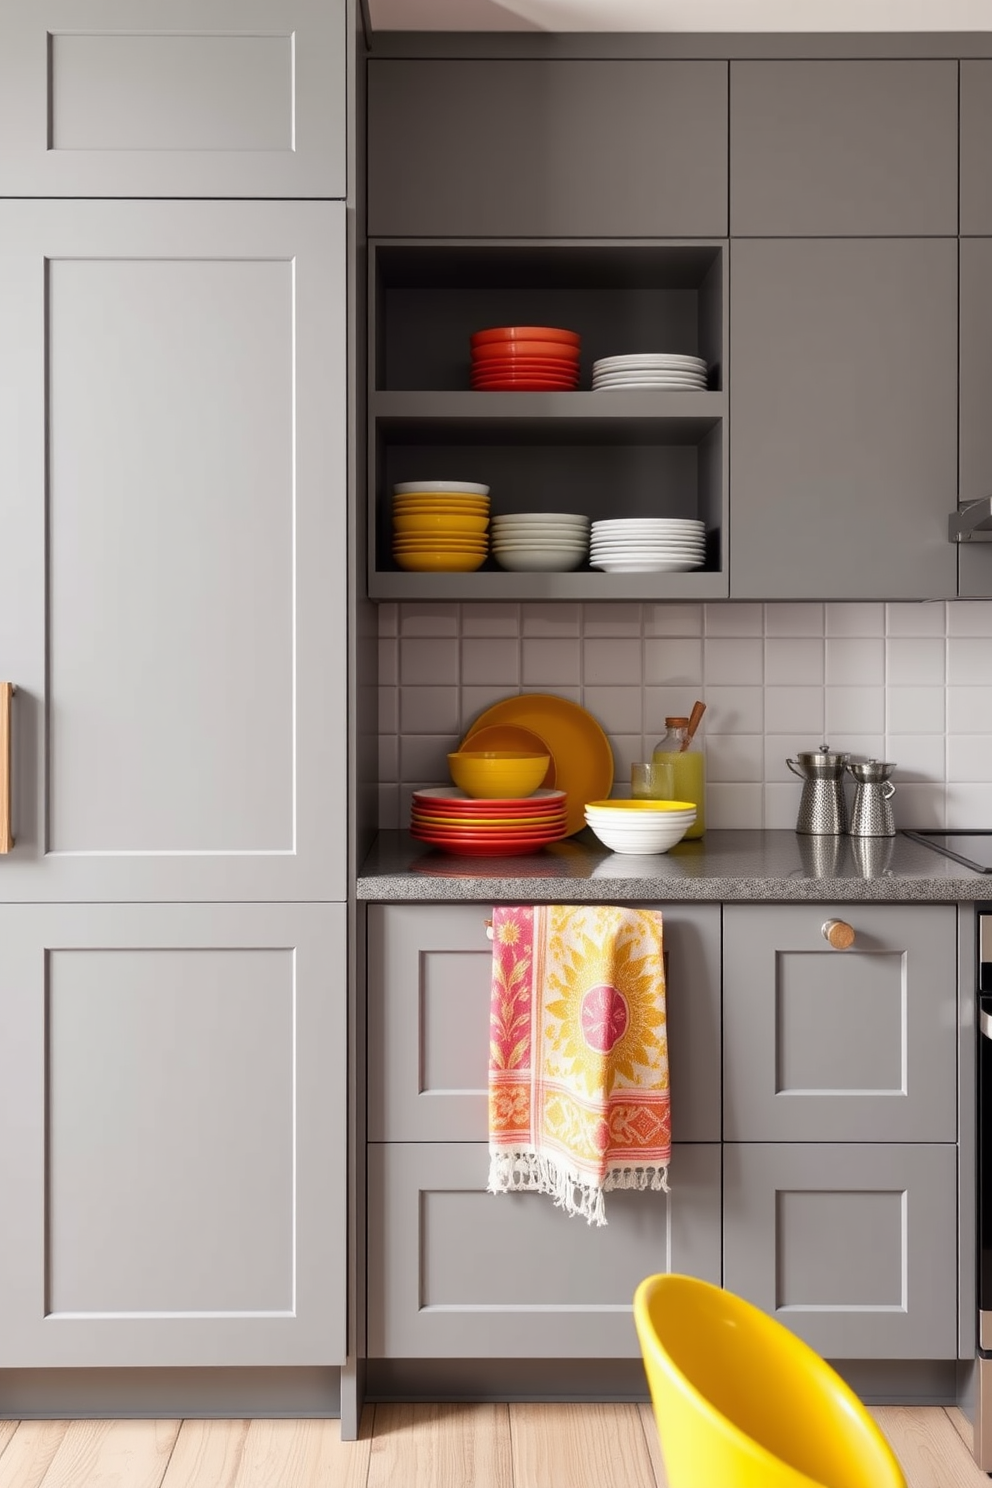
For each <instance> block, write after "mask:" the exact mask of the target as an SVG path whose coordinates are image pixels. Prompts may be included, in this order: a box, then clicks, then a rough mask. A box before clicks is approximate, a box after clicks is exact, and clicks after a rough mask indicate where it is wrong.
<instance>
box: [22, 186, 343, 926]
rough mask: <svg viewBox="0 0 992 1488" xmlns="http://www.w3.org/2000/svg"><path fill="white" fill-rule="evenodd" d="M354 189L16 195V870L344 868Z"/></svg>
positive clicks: (242, 874)
mask: <svg viewBox="0 0 992 1488" xmlns="http://www.w3.org/2000/svg"><path fill="white" fill-rule="evenodd" d="M344 215H345V209H344V206H343V204H333V205H332V204H329V203H280V204H279V205H278V206H274V205H271V204H265V203H261V204H259V203H216V202H211V203H200V204H196V203H188V202H186V203H171V204H168V205H167V204H164V203H143V204H142V205H140V206H139V205H137V204H132V203H107V202H101V203H79V202H76V203H72V204H63V203H60V202H17V203H7V204H6V205H2V204H0V308H2V314H3V323H4V325H5V327H6V328H7V330H6V334H5V335H4V336H3V337H2V338H0V363H2V372H3V381H4V385H5V386H6V387H7V388H8V389H10V391H11V396H10V397H9V398H7V399H5V400H4V401H3V407H2V409H0V433H2V438H0V486H2V489H3V491H4V517H5V543H6V551H7V553H8V559H9V567H10V571H11V574H12V576H13V577H12V579H11V582H10V583H7V584H5V585H4V586H3V590H2V593H0V635H3V636H4V637H5V641H4V652H3V667H4V672H5V675H6V676H7V677H8V678H9V680H11V681H13V682H14V683H15V684H16V685H17V688H18V692H17V694H16V697H15V703H14V707H15V712H14V720H15V722H14V727H15V740H14V767H13V776H14V836H15V839H16V844H15V847H14V851H13V853H12V854H11V856H10V858H9V859H8V860H7V861H6V862H5V864H4V868H5V870H6V871H5V874H4V892H5V895H7V896H8V897H10V898H36V899H42V898H44V899H59V898H63V899H66V898H89V899H100V898H106V899H113V900H129V899H184V900H194V899H199V898H211V897H213V898H217V899H236V898H249V899H250V898H258V899H270V900H272V899H282V898H287V899H288V898H299V899H333V898H338V899H343V898H344V897H345V890H346V876H345V868H346V862H345V857H346V852H345V844H344V839H343V837H340V838H338V839H334V840H331V841H328V838H327V824H328V823H329V822H330V821H331V820H332V819H334V818H335V817H340V818H341V819H343V817H344V811H345V796H346V770H345V727H346V724H345V718H344V714H343V711H342V710H341V709H340V708H339V707H338V705H337V700H338V698H339V696H340V694H341V689H342V688H343V685H344V676H345V651H346V646H345V634H346V626H345V621H346V600H345V594H344V590H343V586H340V585H339V586H335V585H333V584H328V583H327V564H328V562H329V561H332V562H333V560H334V558H335V555H336V554H340V555H343V553H344V549H345V542H346V534H345V506H346V503H345V487H346V478H347V470H346V458H345V405H346V398H345V342H346V338H345V309H346V296H345V231H344V229H345V223H344ZM342 561H343V558H342Z"/></svg>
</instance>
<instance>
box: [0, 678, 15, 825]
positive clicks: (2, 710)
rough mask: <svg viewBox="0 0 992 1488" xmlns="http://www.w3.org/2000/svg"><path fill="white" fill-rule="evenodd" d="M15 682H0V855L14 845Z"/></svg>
mask: <svg viewBox="0 0 992 1488" xmlns="http://www.w3.org/2000/svg"><path fill="white" fill-rule="evenodd" d="M15 691H16V689H15V687H14V684H13V682H0V853H9V852H10V849H11V848H12V847H13V845H14V839H13V837H12V835H11V831H10V700H11V698H12V697H13V696H14V692H15Z"/></svg>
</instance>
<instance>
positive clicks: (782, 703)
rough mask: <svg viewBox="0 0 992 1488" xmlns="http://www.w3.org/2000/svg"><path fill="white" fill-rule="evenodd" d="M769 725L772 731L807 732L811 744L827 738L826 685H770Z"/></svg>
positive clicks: (767, 694)
mask: <svg viewBox="0 0 992 1488" xmlns="http://www.w3.org/2000/svg"><path fill="white" fill-rule="evenodd" d="M765 728H766V729H767V731H768V732H769V733H770V734H794V733H805V734H807V735H808V736H809V744H808V745H807V748H809V749H816V748H817V746H818V745H819V744H820V743H822V741H823V688H822V687H766V688H765Z"/></svg>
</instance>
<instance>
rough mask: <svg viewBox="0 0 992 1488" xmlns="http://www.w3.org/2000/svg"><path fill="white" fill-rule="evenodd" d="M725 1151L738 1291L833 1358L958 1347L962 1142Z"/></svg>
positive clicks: (728, 1262)
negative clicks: (958, 1145) (957, 1170)
mask: <svg viewBox="0 0 992 1488" xmlns="http://www.w3.org/2000/svg"><path fill="white" fill-rule="evenodd" d="M723 1151H724V1285H725V1286H726V1287H727V1288H728V1290H729V1291H733V1292H737V1293H739V1294H740V1295H741V1296H742V1297H746V1298H747V1299H748V1301H750V1302H754V1303H755V1304H756V1305H757V1306H758V1307H761V1308H763V1309H764V1310H765V1311H766V1312H768V1313H770V1314H771V1315H772V1316H773V1317H776V1318H778V1320H779V1322H781V1323H784V1324H785V1326H786V1327H787V1328H791V1329H792V1331H793V1332H794V1333H798V1334H799V1336H800V1338H804V1339H805V1340H806V1342H807V1343H809V1344H810V1345H811V1346H812V1347H813V1348H815V1349H816V1350H817V1351H818V1352H819V1353H820V1354H822V1355H824V1356H825V1357H826V1358H829V1359H953V1358H955V1357H956V1355H957V1330H956V1323H955V1319H956V1307H957V1300H956V1290H957V1221H956V1201H957V1178H956V1173H955V1158H956V1149H955V1148H954V1146H953V1145H952V1144H948V1145H946V1146H940V1145H933V1146H929V1145H923V1146H917V1145H912V1144H905V1145H902V1146H900V1145H884V1146H874V1145H871V1144H866V1145H863V1146H855V1145H849V1146H845V1145H830V1144H828V1143H823V1144H819V1143H817V1144H812V1145H804V1144H803V1143H793V1144H788V1145H786V1144H781V1145H780V1144H775V1143H768V1144H761V1145H757V1144H755V1145H750V1144H745V1145H740V1146H738V1145H735V1144H729V1145H727V1146H725V1147H724V1149H723Z"/></svg>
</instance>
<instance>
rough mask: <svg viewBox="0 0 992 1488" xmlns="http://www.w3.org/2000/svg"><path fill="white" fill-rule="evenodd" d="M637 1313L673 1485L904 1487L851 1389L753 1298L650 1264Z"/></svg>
mask: <svg viewBox="0 0 992 1488" xmlns="http://www.w3.org/2000/svg"><path fill="white" fill-rule="evenodd" d="M634 1321H635V1323H636V1325H637V1335H638V1338H639V1339H640V1344H641V1353H642V1355H643V1358H644V1367H645V1370H646V1372H647V1377H648V1386H649V1388H650V1390H651V1400H652V1404H653V1406H654V1416H655V1421H656V1423H657V1426H658V1436H659V1439H660V1441H661V1452H662V1456H663V1458H664V1461H665V1470H666V1472H667V1474H668V1482H669V1488H906V1480H905V1478H904V1477H903V1475H902V1472H901V1470H900V1467H899V1464H898V1462H897V1461H896V1459H895V1456H894V1455H893V1453H892V1449H891V1448H890V1446H889V1444H888V1442H887V1441H886V1440H885V1437H884V1436H883V1435H882V1433H881V1431H879V1429H878V1427H877V1426H876V1425H875V1422H874V1421H873V1420H872V1418H871V1416H870V1415H869V1414H868V1412H867V1411H866V1410H865V1408H864V1406H863V1405H862V1404H861V1401H860V1400H859V1399H858V1397H857V1396H856V1395H855V1394H854V1392H853V1390H851V1389H849V1387H848V1386H847V1385H846V1384H845V1383H844V1381H843V1380H842V1379H841V1377H840V1375H838V1374H837V1373H836V1372H835V1371H834V1370H833V1369H831V1367H830V1365H829V1364H827V1363H826V1362H825V1360H823V1359H821V1358H820V1356H819V1354H817V1353H816V1352H815V1351H814V1350H813V1349H811V1348H810V1347H809V1346H808V1344H805V1343H803V1341H802V1339H800V1338H797V1337H796V1335H795V1334H794V1333H791V1332H790V1331H789V1329H788V1328H785V1327H783V1325H782V1324H781V1323H780V1322H778V1321H777V1320H776V1319H775V1318H772V1317H769V1316H768V1314H767V1313H764V1312H762V1311H761V1310H760V1309H759V1308H757V1307H753V1306H752V1305H751V1303H750V1302H745V1301H744V1300H743V1299H742V1298H741V1297H737V1296H735V1295H734V1294H733V1293H732V1292H727V1291H724V1290H723V1289H722V1288H720V1287H716V1286H711V1285H710V1283H709V1282H706V1281H699V1280H697V1279H696V1278H695V1277H692V1276H649V1277H648V1278H647V1279H646V1280H645V1281H642V1282H641V1284H640V1286H639V1287H638V1288H637V1291H636V1293H635V1295H634Z"/></svg>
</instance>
